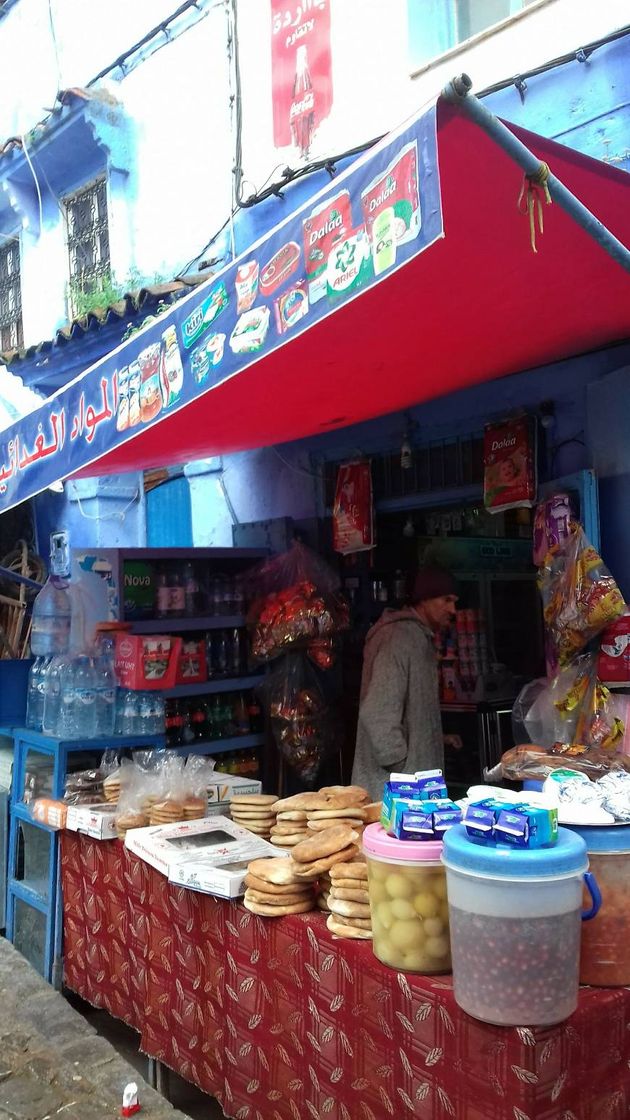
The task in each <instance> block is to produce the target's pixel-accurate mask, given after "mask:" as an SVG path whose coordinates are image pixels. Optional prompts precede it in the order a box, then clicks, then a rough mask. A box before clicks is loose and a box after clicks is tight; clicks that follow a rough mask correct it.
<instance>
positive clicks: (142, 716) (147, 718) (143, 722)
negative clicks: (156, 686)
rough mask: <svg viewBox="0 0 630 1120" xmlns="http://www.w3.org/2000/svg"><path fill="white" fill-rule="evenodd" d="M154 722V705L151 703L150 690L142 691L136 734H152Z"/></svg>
mask: <svg viewBox="0 0 630 1120" xmlns="http://www.w3.org/2000/svg"><path fill="white" fill-rule="evenodd" d="M152 724H153V706H152V704H151V696H150V694H149V693H148V692H142V693H141V694H140V702H139V704H138V716H137V724H136V732H135V734H136V735H150V734H151V727H152Z"/></svg>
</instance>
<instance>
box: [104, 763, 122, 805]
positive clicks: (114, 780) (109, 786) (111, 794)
mask: <svg viewBox="0 0 630 1120" xmlns="http://www.w3.org/2000/svg"><path fill="white" fill-rule="evenodd" d="M103 796H104V798H105V800H106V801H109V802H110V803H111V804H112V805H117V804H118V798H119V797H120V770H114V771H113V773H111V774H108V776H107V777H106V778H105V781H104V782H103Z"/></svg>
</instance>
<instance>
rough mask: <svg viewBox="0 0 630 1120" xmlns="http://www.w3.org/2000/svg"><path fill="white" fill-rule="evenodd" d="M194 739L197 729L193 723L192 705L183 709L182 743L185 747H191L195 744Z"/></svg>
mask: <svg viewBox="0 0 630 1120" xmlns="http://www.w3.org/2000/svg"><path fill="white" fill-rule="evenodd" d="M194 739H195V729H194V727H193V723H192V705H191V704H187V705H186V706H185V708H183V709H182V743H183V744H184V745H185V746H189V745H190V743H192V742H194Z"/></svg>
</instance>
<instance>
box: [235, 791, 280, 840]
mask: <svg viewBox="0 0 630 1120" xmlns="http://www.w3.org/2000/svg"><path fill="white" fill-rule="evenodd" d="M277 801H278V799H277V797H276V795H275V794H272V793H241V794H235V796H234V797H233V798H232V800H231V801H230V816H231V818H232V820H233V821H236V823H237V824H240V825H242V826H243V828H248V829H249V831H250V832H254V833H255V834H256V836H261V837H262V838H263V840H268V839H269V837H270V836H271V830H272V828H273V826H274V824H275V820H276V804H277Z"/></svg>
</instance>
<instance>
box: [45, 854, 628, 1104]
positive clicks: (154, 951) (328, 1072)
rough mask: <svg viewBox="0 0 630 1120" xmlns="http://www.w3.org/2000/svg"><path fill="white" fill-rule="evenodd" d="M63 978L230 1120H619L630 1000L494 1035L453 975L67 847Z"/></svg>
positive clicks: (136, 865) (605, 998)
mask: <svg viewBox="0 0 630 1120" xmlns="http://www.w3.org/2000/svg"><path fill="white" fill-rule="evenodd" d="M62 837H63V839H62V880H63V898H64V939H65V941H64V944H65V949H64V956H65V983H66V985H67V986H68V988H70V989H71V990H72V991H74V992H76V993H77V994H78V995H80V996H81V997H82V998H83V999H85V1000H87V1001H88V1002H89V1003H91V1004H93V1005H94V1006H95V1007H101V1008H105V1009H106V1010H107V1011H109V1012H110V1014H112V1015H114V1016H115V1017H116V1018H119V1019H122V1020H124V1021H125V1022H126V1023H128V1024H129V1025H130V1026H132V1027H134V1028H135V1029H136V1030H137V1031H139V1033H140V1036H141V1047H142V1050H143V1051H145V1052H146V1053H147V1054H148V1055H149V1056H150V1057H152V1058H154V1059H157V1060H159V1061H161V1062H163V1063H165V1064H166V1065H167V1066H169V1067H170V1068H171V1069H173V1070H175V1071H176V1072H177V1073H179V1074H180V1075H181V1076H183V1077H185V1078H187V1079H188V1080H190V1081H192V1082H194V1083H195V1084H197V1085H198V1086H199V1087H200V1088H201V1089H203V1090H205V1091H206V1092H208V1093H210V1094H211V1095H212V1096H214V1097H216V1098H217V1099H218V1100H219V1102H220V1103H221V1106H222V1108H223V1110H224V1112H225V1114H226V1116H228V1117H233V1118H237V1120H308V1118H312V1120H318V1118H320V1117H322V1118H326V1117H330V1118H331V1120H389V1118H391V1117H396V1118H397V1120H400V1118H402V1117H405V1116H410V1117H418V1118H420V1120H448V1118H449V1117H454V1118H456V1120H599V1118H600V1117H606V1118H612V1120H621V1118H622V1117H627V1116H628V1115H629V1114H630V1079H629V1077H628V1068H629V1066H630V991H628V990H626V989H614V990H602V989H590V988H586V989H583V990H582V991H581V992H580V1003H579V1008H578V1010H577V1012H576V1013H575V1015H573V1016H572V1018H571V1019H570V1020H568V1022H566V1023H563V1024H561V1025H560V1026H558V1027H554V1028H550V1029H544V1030H537V1029H532V1028H529V1027H515V1028H501V1027H492V1026H487V1025H485V1024H483V1023H479V1022H476V1021H475V1020H474V1019H471V1018H469V1017H468V1016H466V1015H465V1014H464V1013H463V1012H461V1011H459V1009H458V1008H457V1006H456V1004H455V1001H454V999H453V992H452V985H451V979H450V977H448V976H437V977H433V978H431V977H427V976H414V975H411V974H402V973H397V972H395V971H393V970H391V969H388V968H386V967H385V966H383V965H381V964H380V963H379V962H378V961H377V960H376V959H375V958H374V956H373V954H372V950H371V945H370V943H369V942H357V941H345V940H339V939H336V938H334V937H333V936H332V934H331V933H330V932H329V931H328V929H327V928H326V922H325V919H324V917H323V915H320V914H319V913H318V912H315V913H312V914H303V915H295V916H290V917H284V918H280V919H274V920H265V919H264V918H260V917H256V916H254V915H253V914H250V913H249V912H248V911H247V910H245V908H244V907H243V906H241V905H240V904H238V903H235V902H224V901H221V900H218V899H215V898H212V897H210V896H208V895H203V894H199V893H196V892H193V891H190V890H186V889H183V888H179V887H173V886H171V885H169V883H168V882H167V880H166V879H165V878H164V876H163V875H161V874H160V873H159V872H157V871H154V870H153V869H152V868H151V867H149V866H148V865H147V864H146V863H143V862H142V861H141V860H139V859H137V858H136V857H134V856H131V855H130V854H129V853H128V852H127V851H126V850H125V848H124V847H123V845H122V844H121V843H120V842H119V841H107V842H98V841H94V840H91V839H88V838H86V837H83V836H80V835H77V834H75V833H69V832H65V833H63V834H62Z"/></svg>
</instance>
